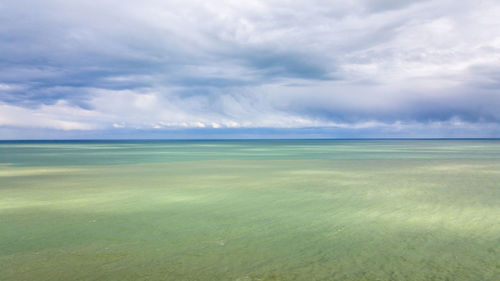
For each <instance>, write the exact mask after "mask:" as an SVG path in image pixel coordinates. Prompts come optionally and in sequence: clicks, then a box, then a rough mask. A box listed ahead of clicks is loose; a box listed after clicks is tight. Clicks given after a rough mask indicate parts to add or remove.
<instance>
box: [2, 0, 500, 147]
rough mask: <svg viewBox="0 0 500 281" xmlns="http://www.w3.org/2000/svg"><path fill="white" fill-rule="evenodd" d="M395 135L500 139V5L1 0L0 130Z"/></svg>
mask: <svg viewBox="0 0 500 281" xmlns="http://www.w3.org/2000/svg"><path fill="white" fill-rule="evenodd" d="M385 137H388V138H392V137H395V138H401V137H402V138H407V137H408V138H427V137H431V138H434V137H445V138H447V137H500V1H498V0H484V1H481V0H475V1H471V0H461V1H452V0H427V1H426V0H385V1H384V0H351V1H337V0H328V1H322V0H309V1H291V0H266V1H259V0H255V1H221V0H212V1H189V0H183V1H171V0H142V1H135V0H134V1H132V0H100V1H87V0H86V1H83V0H72V1H66V0H40V1H33V0H3V1H1V2H0V139H73V138H79V139H89V138H90V139H98V138H105V139H109V138H111V139H113V138H117V139H119V138H385Z"/></svg>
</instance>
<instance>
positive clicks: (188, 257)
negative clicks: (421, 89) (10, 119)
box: [0, 140, 500, 280]
mask: <svg viewBox="0 0 500 281" xmlns="http://www.w3.org/2000/svg"><path fill="white" fill-rule="evenodd" d="M499 218H500V141H499V140H272V141H267V140H266V141H264V140H259V141H60V142H0V265H1V266H0V280H499V278H498V276H500V219H499Z"/></svg>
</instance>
